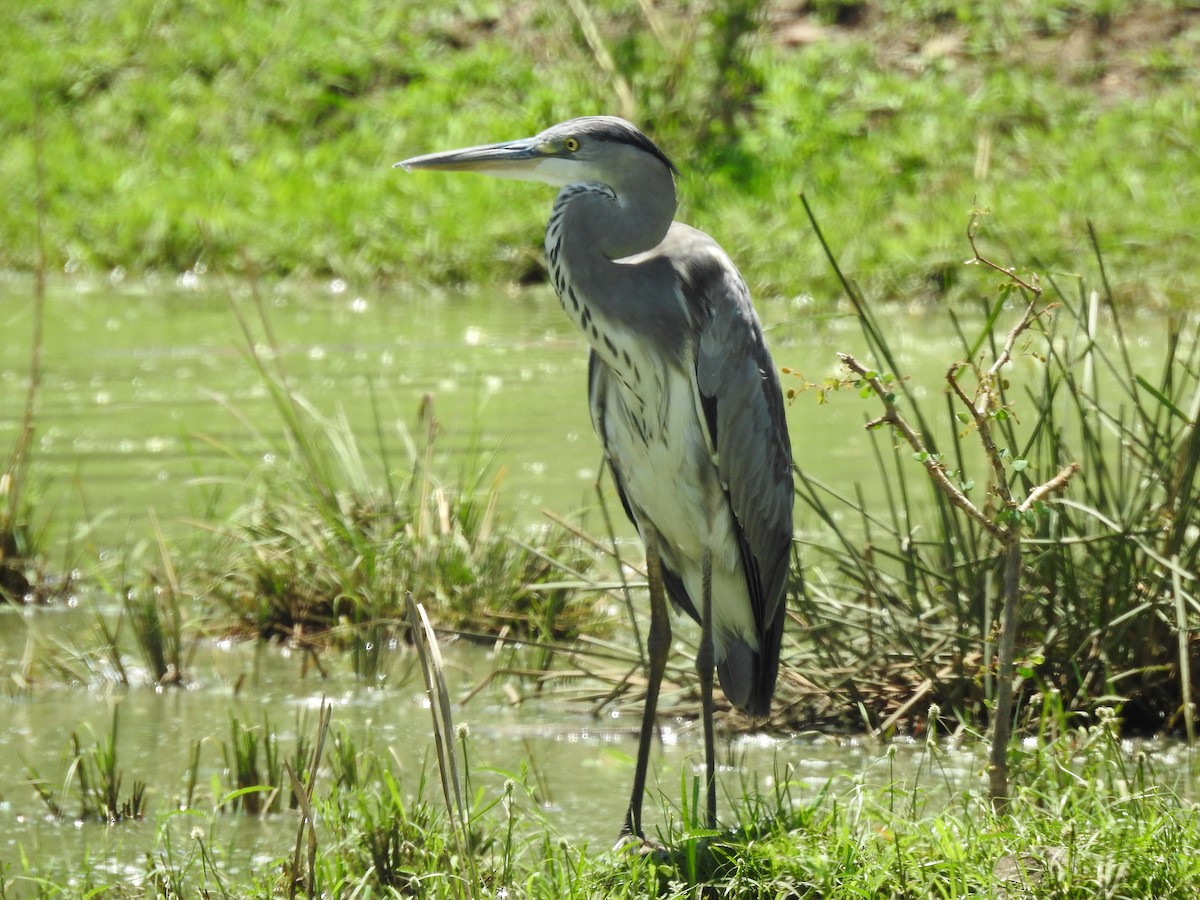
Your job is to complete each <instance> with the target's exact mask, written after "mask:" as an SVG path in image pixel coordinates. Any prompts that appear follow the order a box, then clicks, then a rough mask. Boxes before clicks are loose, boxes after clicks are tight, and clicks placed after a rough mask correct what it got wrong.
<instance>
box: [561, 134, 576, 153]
mask: <svg viewBox="0 0 1200 900" xmlns="http://www.w3.org/2000/svg"><path fill="white" fill-rule="evenodd" d="M563 146H564V147H566V148H567V149H568V150H570V151H571V152H572V153H574V152H575V151H576V150H578V149H579V138H576V137H569V138H567V139H566V140H565V141H563Z"/></svg>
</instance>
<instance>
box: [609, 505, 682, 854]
mask: <svg viewBox="0 0 1200 900" xmlns="http://www.w3.org/2000/svg"><path fill="white" fill-rule="evenodd" d="M645 541H646V574H647V580H648V581H649V583H650V631H649V633H648V634H647V636H646V655H647V657H648V662H649V672H648V673H647V675H648V683H647V685H646V705H645V708H644V709H643V710H642V733H641V737H640V738H639V740H638V755H637V768H636V769H634V772H633V791H632V793H630V795H629V810H628V812H627V813H626V814H625V825H624V827H623V828H622V829H621V834H622V836H634V837H637V838H642V837H644V836H643V834H642V797H643V796H644V795H645V792H646V771H647V769H648V768H649V765H650V743H651V741H652V740H653V738H654V726H655V723H656V714H657V711H658V691H659V687H660V686H661V685H662V679H663V672H664V671H666V668H667V654H668V652H669V651H670V649H671V620H670V618H669V617H668V614H667V599H666V593H665V590H664V588H663V579H662V559H661V558H660V557H659V555H658V536H657V535H656V534H654V533H653V531H652V530H650V529H647V534H646V536H645Z"/></svg>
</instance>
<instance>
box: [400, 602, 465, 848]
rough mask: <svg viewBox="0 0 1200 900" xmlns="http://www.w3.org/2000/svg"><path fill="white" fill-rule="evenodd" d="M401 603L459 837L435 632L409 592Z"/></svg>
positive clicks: (461, 828)
mask: <svg viewBox="0 0 1200 900" xmlns="http://www.w3.org/2000/svg"><path fill="white" fill-rule="evenodd" d="M404 603H405V606H406V607H407V608H408V617H409V621H410V622H412V635H413V643H414V645H415V646H416V648H417V655H418V657H419V658H420V660H421V672H422V674H423V675H424V676H425V690H426V691H427V692H428V693H429V710H430V714H431V715H432V717H433V738H434V741H435V743H436V745H437V755H438V773H439V774H440V775H441V782H442V794H443V795H444V796H445V798H446V810H447V812H449V814H450V819H451V821H452V822H453V823H454V826H455V828H454V830H455V834H456V835H458V836H459V839H460V840H461V839H463V838H464V837H465V835H466V829H467V814H466V809H465V807H464V805H463V798H462V787H461V782H460V780H459V775H458V759H457V756H456V754H455V750H454V716H453V713H452V712H451V710H450V692H449V691H448V690H447V688H446V677H445V674H444V671H443V664H442V651H441V649H440V648H439V647H438V642H437V635H436V634H435V633H434V631H433V626H432V625H431V624H430V623H429V617H428V616H427V615H426V614H425V607H424V606H423V605H422V604H420V603H417V602H415V601H414V600H413V598H412V594H411V593H409V594H406V595H405V597H404ZM460 849H461V848H460Z"/></svg>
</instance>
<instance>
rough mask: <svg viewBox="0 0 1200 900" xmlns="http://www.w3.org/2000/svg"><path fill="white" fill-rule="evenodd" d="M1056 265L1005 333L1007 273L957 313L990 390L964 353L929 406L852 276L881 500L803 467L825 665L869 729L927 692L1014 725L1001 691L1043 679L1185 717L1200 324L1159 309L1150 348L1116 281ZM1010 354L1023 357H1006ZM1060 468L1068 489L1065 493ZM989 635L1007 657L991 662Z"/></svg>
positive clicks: (968, 350)
mask: <svg viewBox="0 0 1200 900" xmlns="http://www.w3.org/2000/svg"><path fill="white" fill-rule="evenodd" d="M1097 261H1098V265H1099V268H1100V271H1101V281H1102V282H1104V281H1106V279H1105V276H1104V271H1103V259H1102V256H1101V255H1100V254H1099V252H1097ZM835 266H836V263H835ZM1003 278H1004V279H1005V283H1012V282H1011V280H1010V279H1011V273H1009V272H1008V271H1007V270H1006V271H1004V273H1003ZM1027 284H1028V286H1029V287H1033V286H1034V285H1033V283H1032V282H1027ZM1048 284H1049V290H1050V298H1051V302H1048V303H1047V304H1046V307H1045V312H1044V313H1043V314H1039V315H1037V316H1036V317H1035V318H1032V319H1030V320H1029V321H1028V322H1026V323H1025V324H1024V326H1022V328H1021V329H1020V330H1019V332H1018V333H1017V334H1016V335H1015V339H1014V332H1013V331H1008V332H1005V331H1003V330H1000V329H999V328H998V325H999V323H1000V321H1001V319H1002V318H1003V317H1004V315H1005V314H1006V310H1008V309H1009V304H1010V302H1011V301H1012V300H1013V296H1012V295H1011V294H1010V292H1009V289H1007V288H1006V289H1004V290H1003V291H1001V292H1000V293H999V294H998V295H996V296H995V297H993V298H991V299H988V300H986V301H981V309H980V312H981V314H982V315H981V317H980V318H978V319H972V318H971V317H969V316H955V324H956V326H957V328H958V333H959V335H960V337H961V339H962V340H961V352H962V356H961V357H960V359H961V360H965V361H967V363H968V369H970V370H974V371H976V372H977V373H978V375H979V376H980V377H981V380H980V389H981V390H983V392H982V393H980V392H976V393H974V394H973V395H972V394H970V393H969V392H967V391H964V390H963V389H962V387H961V386H960V385H959V381H960V379H961V372H962V371H963V367H962V364H961V363H956V364H955V365H954V366H952V367H951V368H950V369H949V372H948V376H947V381H946V392H945V397H944V400H943V401H942V403H943V404H944V405H943V407H942V408H943V413H942V415H943V416H944V418H943V419H942V420H941V422H938V420H937V417H935V416H934V415H933V412H932V410H933V409H936V407H937V404H936V403H935V404H930V402H929V400H928V399H927V398H923V397H922V396H920V394H919V393H918V391H917V390H916V389H915V386H914V385H913V383H912V382H911V381H910V380H909V379H908V378H907V377H905V376H904V374H903V369H902V368H901V366H900V365H899V363H900V360H898V359H897V356H896V354H895V353H894V352H893V350H892V349H891V347H890V346H889V344H888V340H887V335H886V331H885V330H884V329H883V328H881V327H880V326H879V324H878V322H877V321H876V319H875V317H874V315H873V313H872V311H871V310H870V308H869V307H868V306H867V305H866V303H865V302H864V300H863V298H862V297H861V296H860V295H858V294H857V292H856V291H855V290H854V288H853V287H852V286H851V285H849V283H848V282H847V290H848V292H849V295H850V296H851V299H852V301H853V302H854V304H855V308H856V310H857V312H858V315H859V319H860V322H861V324H862V327H863V333H864V337H865V339H866V343H867V347H868V351H869V354H870V355H871V357H872V362H873V363H874V365H871V366H864V365H861V364H858V363H857V361H856V360H855V361H854V363H855V365H856V366H857V368H856V370H855V372H854V373H853V374H852V375H851V378H850V380H851V381H853V382H854V383H856V384H857V385H858V386H859V387H860V389H861V390H862V391H863V392H864V393H865V395H866V396H868V397H874V398H876V399H877V400H879V401H881V402H883V404H884V406H885V413H884V415H883V416H882V417H881V418H880V419H878V420H876V422H875V424H876V425H882V426H886V427H883V428H877V430H876V442H875V444H874V446H875V448H876V460H877V464H878V466H879V469H880V476H881V478H882V480H883V481H884V484H885V501H884V503H883V504H882V505H880V506H877V507H872V508H868V506H867V505H866V503H865V502H863V501H862V499H861V497H858V498H855V497H845V496H838V495H835V494H834V493H833V492H832V491H830V490H829V489H828V488H826V487H825V486H824V485H822V484H821V483H820V482H819V481H818V480H816V479H815V478H813V477H811V476H810V475H809V474H807V473H806V472H805V471H803V468H801V469H799V470H798V491H799V495H800V498H801V501H802V504H803V506H806V507H807V508H808V509H809V511H810V513H812V514H815V516H816V517H817V519H818V520H819V521H820V522H821V524H822V534H821V536H820V537H818V538H815V539H814V540H812V541H811V546H810V547H809V548H808V549H807V550H806V551H805V556H806V561H807V562H808V571H807V572H806V578H805V583H804V586H803V589H802V592H801V597H800V610H801V614H802V615H803V616H804V617H805V618H806V619H808V620H809V621H810V622H811V623H812V624H813V630H812V632H811V634H812V636H813V639H814V643H815V649H816V651H817V653H816V660H817V661H816V663H815V664H814V666H813V669H812V671H813V674H814V675H815V677H816V678H817V680H818V682H819V683H824V684H826V685H827V686H829V687H830V688H831V689H832V690H833V691H834V692H835V693H836V694H838V695H839V696H843V697H845V698H847V699H848V700H849V701H850V703H852V704H858V705H859V708H861V709H863V710H864V711H865V712H866V713H867V714H868V716H869V718H870V720H871V723H872V724H873V725H874V726H876V727H878V728H881V729H884V730H886V729H888V728H890V727H892V726H894V725H896V724H898V723H899V722H901V721H903V720H904V719H905V718H911V717H913V716H919V715H920V714H921V712H922V710H923V709H924V708H925V706H926V705H927V704H928V703H930V702H937V703H939V704H940V705H941V706H942V707H943V709H945V710H947V711H949V712H951V713H952V714H954V715H955V716H956V717H957V718H959V719H960V720H961V721H968V722H970V721H974V720H975V719H977V718H980V717H987V718H989V719H990V720H992V721H993V724H994V727H997V726H999V727H1000V728H1002V727H1003V725H1002V723H1001V722H999V721H996V720H998V719H1001V718H1003V720H1004V721H1006V722H1012V721H1014V720H1015V719H1016V716H1015V714H1013V713H1012V712H1008V711H1005V709H1004V707H1005V706H1006V703H1007V701H1006V699H1005V697H1004V695H1005V694H1006V693H1007V692H1008V691H1009V690H1011V691H1012V692H1013V699H1014V700H1015V701H1019V700H1021V699H1022V698H1025V697H1028V696H1029V695H1030V694H1032V693H1033V692H1034V691H1036V690H1051V689H1052V690H1055V691H1059V692H1061V693H1062V694H1063V696H1064V697H1065V699H1066V702H1067V704H1068V708H1069V709H1071V710H1074V711H1077V712H1086V711H1088V710H1090V709H1091V708H1093V707H1094V706H1096V705H1098V704H1102V703H1111V702H1113V698H1119V700H1120V701H1121V706H1120V709H1121V712H1122V715H1123V717H1124V722H1125V727H1126V728H1128V729H1131V730H1136V731H1157V730H1159V729H1161V728H1164V727H1166V728H1172V729H1178V730H1181V731H1185V732H1187V733H1189V734H1190V731H1191V729H1192V724H1191V699H1190V698H1191V696H1193V695H1194V692H1195V666H1194V664H1193V663H1192V657H1193V656H1194V654H1195V648H1196V647H1197V638H1196V632H1197V622H1198V621H1200V605H1198V603H1197V600H1196V592H1195V573H1196V571H1197V555H1198V554H1200V533H1198V531H1197V529H1195V528H1194V527H1193V526H1191V524H1190V522H1189V516H1190V515H1191V514H1192V511H1194V510H1195V508H1196V503H1197V493H1198V491H1197V488H1196V484H1195V481H1196V478H1195V475H1196V470H1197V467H1198V466H1200V441H1198V440H1197V438H1196V435H1195V428H1194V422H1195V421H1196V414H1197V413H1198V412H1200V359H1198V354H1200V350H1198V349H1197V347H1198V341H1200V333H1198V331H1197V324H1196V323H1195V322H1194V321H1188V320H1183V319H1168V320H1165V321H1164V322H1163V327H1164V330H1165V339H1164V340H1163V341H1162V343H1161V348H1162V349H1161V352H1159V353H1155V354H1153V355H1148V354H1145V353H1140V352H1139V350H1138V341H1137V340H1135V339H1134V338H1133V337H1131V336H1130V335H1128V334H1127V333H1126V329H1125V326H1124V325H1123V323H1122V313H1121V310H1120V309H1119V307H1118V306H1117V305H1116V304H1115V303H1113V301H1112V298H1111V296H1110V295H1107V294H1106V293H1101V292H1098V291H1093V290H1091V289H1089V288H1088V287H1087V285H1086V283H1085V282H1083V280H1082V279H1079V280H1078V281H1077V282H1076V283H1075V285H1074V287H1075V289H1074V290H1067V288H1066V284H1065V283H1064V280H1063V279H1061V278H1058V279H1055V278H1051V279H1050V280H1049V281H1048ZM972 321H974V322H976V323H980V322H981V323H982V324H981V325H979V324H975V325H972V324H971V322H972ZM1143 327H1144V326H1143ZM981 357H987V358H989V359H990V360H991V361H992V363H991V364H990V365H984V366H980V365H979V360H980V359H981ZM1148 357H1149V358H1148ZM1006 359H1012V360H1016V361H1019V362H1020V365H1019V366H1012V367H1011V368H1010V369H1008V370H1006V371H1004V372H1002V371H1001V369H1002V368H1003V367H1001V369H997V368H996V365H995V363H996V361H1000V360H1006ZM1030 370H1032V371H1033V372H1034V376H1033V377H1032V378H1030V377H1028V375H1026V374H1025V373H1028V372H1029V371H1030ZM883 373H890V375H886V376H885V375H884V374H883ZM1022 384H1023V387H1022ZM839 386H843V383H842V382H835V383H832V384H827V385H821V386H817V387H819V388H820V389H821V390H822V391H826V392H827V391H829V390H831V389H832V388H833V387H839ZM984 389H986V390H984ZM931 408H932V409H931ZM900 409H902V410H903V418H905V419H907V420H908V421H909V422H912V423H914V424H913V426H912V428H911V430H910V432H908V433H905V431H904V429H899V431H898V430H897V429H898V424H897V418H898V415H899V413H896V414H893V412H892V411H895V410H900ZM935 425H940V428H937V427H935ZM947 432H948V433H949V434H950V437H949V438H948V439H946V438H945V437H942V438H941V441H940V443H941V445H942V446H939V440H938V435H945V434H946V433H947ZM913 436H915V437H916V438H918V439H919V440H920V441H921V443H922V445H923V446H921V447H920V448H916V447H914V446H911V443H912V441H911V438H912V437H913ZM976 439H978V440H979V441H980V442H981V443H982V447H975V448H974V449H973V448H972V446H971V442H972V441H974V440H976ZM914 456H915V457H916V459H915V460H914V458H913V457H914ZM1074 464H1078V466H1079V471H1078V473H1077V474H1075V475H1073V476H1071V475H1070V473H1071V471H1072V469H1071V467H1072V466H1073V465H1074ZM981 467H982V468H981ZM922 469H924V471H922ZM980 472H982V474H980ZM930 475H933V476H934V478H933V480H932V481H930V482H929V483H928V484H926V485H924V486H923V485H922V482H923V481H925V480H926V479H927V478H928V477H929V476H930ZM921 476H924V477H921ZM1068 477H1070V478H1071V490H1070V491H1069V493H1068V494H1067V495H1065V496H1054V495H1053V494H1052V491H1053V490H1054V489H1056V488H1058V487H1061V486H1062V485H1063V483H1064V482H1065V480H1066V478H1068ZM939 482H940V483H939ZM977 482H978V483H977ZM985 484H986V485H987V487H986V488H984V487H983V485H985ZM1001 486H1003V487H1001ZM981 494H982V496H981ZM972 509H974V512H972V511H971V510H972ZM848 511H849V512H850V513H851V516H850V518H847V516H846V513H847V512H848ZM1018 538H1019V539H1018ZM1018 554H1019V557H1018ZM1018 559H1019V561H1020V565H1019V568H1014V566H1015V565H1016V561H1017V560H1018ZM1014 585H1019V589H1018V590H1016V592H1015V593H1014V591H1013V586H1014ZM1014 598H1015V600H1016V602H1017V603H1019V605H1020V609H1021V611H1022V615H1021V617H1020V618H1021V621H1020V622H1018V620H1017V619H1016V618H1012V617H1010V615H1009V614H1011V613H1014V612H1015V611H1016V609H1017V606H1016V604H1015V603H1012V602H1008V601H1012V600H1013V599H1014ZM1006 642H1011V643H1006ZM997 650H999V651H1000V652H1001V656H1002V657H1003V658H1007V659H1010V660H1012V668H1011V669H1009V668H1007V667H1006V666H1005V665H1004V664H1003V663H1002V664H1001V665H1000V667H999V669H997V668H996V667H995V665H994V659H995V656H996V654H997ZM822 669H823V670H824V671H825V672H835V673H838V674H837V675H836V677H828V676H826V675H823V674H822V673H821V671H820V670H822ZM901 685H903V686H904V687H900V686H901ZM997 733H998V734H999V733H1002V731H998V732H997ZM997 743H998V744H999V743H1001V742H997ZM1002 750H1003V747H1002V746H1001V747H997V748H996V752H997V754H1000V753H1001V752H1002ZM993 762H994V764H995V765H996V766H997V767H999V766H1000V765H1001V764H1002V760H1000V759H999V756H997V758H996V759H994V760H993ZM997 771H999V768H998V769H997Z"/></svg>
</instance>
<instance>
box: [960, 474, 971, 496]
mask: <svg viewBox="0 0 1200 900" xmlns="http://www.w3.org/2000/svg"><path fill="white" fill-rule="evenodd" d="M973 487H975V482H974V480H973V479H970V478H968V479H967V480H966V481H960V482H959V483H958V489H959V490H960V491H962V492H963V493H964V494H968V493H970V492H971V488H973Z"/></svg>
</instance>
